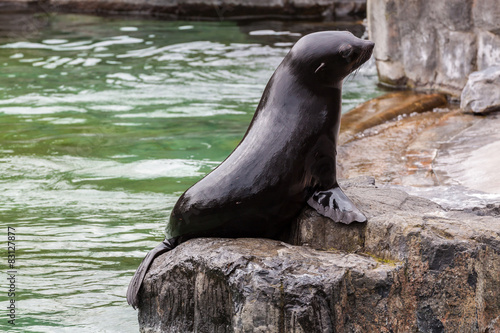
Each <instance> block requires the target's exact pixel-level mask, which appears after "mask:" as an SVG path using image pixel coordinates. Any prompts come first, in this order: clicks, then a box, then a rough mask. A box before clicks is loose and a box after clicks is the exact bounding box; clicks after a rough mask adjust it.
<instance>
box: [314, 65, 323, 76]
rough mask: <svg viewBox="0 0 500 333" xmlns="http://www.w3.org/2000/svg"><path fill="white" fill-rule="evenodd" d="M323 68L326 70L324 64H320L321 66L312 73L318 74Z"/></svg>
mask: <svg viewBox="0 0 500 333" xmlns="http://www.w3.org/2000/svg"><path fill="white" fill-rule="evenodd" d="M324 68H326V64H325V63H324V62H322V63H321V65H319V66H318V68H316V70H315V71H314V74H318V73H319V72H320V71H321V70H322V69H324Z"/></svg>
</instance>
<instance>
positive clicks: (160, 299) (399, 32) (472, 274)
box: [0, 0, 500, 332]
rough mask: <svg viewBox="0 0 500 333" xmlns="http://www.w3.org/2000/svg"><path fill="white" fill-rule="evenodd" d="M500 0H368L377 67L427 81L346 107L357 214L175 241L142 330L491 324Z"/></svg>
mask: <svg viewBox="0 0 500 333" xmlns="http://www.w3.org/2000/svg"><path fill="white" fill-rule="evenodd" d="M0 8H2V9H6V8H10V9H9V10H11V9H12V8H14V9H16V8H18V9H27V8H28V9H34V10H43V11H71V12H84V13H103V14H132V15H151V16H158V17H165V18H173V19H258V18H281V19H314V20H332V19H334V18H335V17H345V16H349V15H351V16H352V15H363V13H364V11H365V9H366V1H361V0H360V1H323V0H313V1H301V0H288V1H285V0H272V1H268V2H263V1H252V2H250V1H245V0H219V1H208V2H207V1H196V0H171V1H166V0H154V1H147V2H140V1H135V0H93V1H85V2H82V1H77V0H49V1H38V0H26V1H25V0H9V1H2V0H0ZM499 8H500V7H498V6H496V2H495V1H494V0H476V1H472V0H470V1H469V0H468V1H461V2H460V1H455V0H450V1H444V2H435V3H433V4H429V3H427V2H422V1H410V2H407V1H405V2H403V1H399V0H370V1H368V18H369V23H370V28H369V32H370V37H371V38H372V39H373V40H374V41H375V42H376V45H377V47H376V49H375V57H376V61H377V68H378V71H379V76H380V80H381V81H382V82H383V83H384V84H386V85H391V86H398V87H407V88H408V87H410V88H414V89H416V90H432V91H433V92H434V93H432V94H415V93H413V92H394V93H390V94H388V95H385V96H382V97H380V98H378V99H375V100H372V101H369V102H367V103H365V104H363V105H362V106H360V107H359V108H358V109H356V110H353V111H352V112H350V113H349V114H347V115H345V116H344V117H343V121H342V122H343V124H342V127H341V136H340V140H339V141H340V142H339V147H338V160H339V164H340V166H339V171H338V173H339V174H338V176H339V177H340V178H344V179H349V180H348V181H344V182H343V183H342V186H343V187H344V188H346V192H347V193H348V195H349V196H350V197H351V198H352V199H353V201H355V203H356V204H357V206H358V207H359V208H360V209H361V210H362V211H363V212H364V213H365V214H366V215H367V216H368V219H369V220H368V222H367V223H366V224H353V225H348V226H346V225H341V224H335V223H332V222H331V221H330V220H328V219H326V218H323V217H321V216H318V215H317V214H316V213H315V212H314V211H312V210H308V209H305V210H304V211H303V212H302V214H301V216H300V217H299V218H298V219H297V220H295V221H293V223H291V225H290V228H289V229H288V230H285V231H284V234H283V236H282V242H281V241H276V240H265V239H194V240H191V241H189V242H186V243H184V244H181V245H180V246H179V247H177V248H176V249H174V250H173V251H171V252H169V253H166V254H164V255H163V256H161V257H160V258H158V259H157V260H156V261H155V262H154V265H153V267H152V269H151V270H150V272H149V273H148V275H147V276H146V279H145V282H144V287H143V288H142V290H141V295H140V300H141V301H140V305H139V322H140V325H141V331H142V332H367V331H374V332H497V331H500V275H499V274H498V272H499V271H500V205H499V202H500V178H499V176H498V174H499V173H498V172H497V168H498V165H499V164H500V154H498V153H497V152H498V150H499V149H500V135H499V134H498V128H499V126H500V114H499V113H495V111H497V110H499V109H500V97H498V96H499V95H495V93H496V92H498V89H495V88H498V84H497V83H496V82H500V79H499V78H500V69H498V68H496V67H495V65H496V64H498V63H500V53H499V52H500V51H499V50H500V39H499V34H498V31H500V23H499V22H500V12H499V11H498V10H499ZM476 71H477V72H476ZM474 72H475V73H474ZM473 73H474V74H473ZM464 87H465V89H464ZM490 89H491V92H490ZM436 91H438V93H436ZM485 91H488V93H487V94H486V95H485V93H484V92H485ZM443 93H446V94H447V95H444V94H443ZM450 96H451V99H452V100H459V99H460V98H461V99H462V109H460V108H459V106H458V105H457V104H451V105H450V104H448V100H449V99H450ZM471 112H476V113H479V114H476V115H474V114H472V113H471Z"/></svg>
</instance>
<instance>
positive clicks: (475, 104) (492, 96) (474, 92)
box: [460, 66, 500, 113]
mask: <svg viewBox="0 0 500 333" xmlns="http://www.w3.org/2000/svg"><path fill="white" fill-rule="evenodd" d="M460 107H461V108H462V109H463V110H465V111H472V112H474V113H487V112H491V111H500V66H492V67H488V68H486V69H484V70H482V71H478V72H474V73H472V74H471V75H469V80H468V81H467V84H466V86H465V88H464V90H463V91H462V96H461V102H460Z"/></svg>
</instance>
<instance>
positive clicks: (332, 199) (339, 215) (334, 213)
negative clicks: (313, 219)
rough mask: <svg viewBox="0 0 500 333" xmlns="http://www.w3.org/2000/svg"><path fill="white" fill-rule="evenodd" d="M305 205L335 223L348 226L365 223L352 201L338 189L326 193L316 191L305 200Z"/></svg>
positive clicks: (364, 218) (363, 217)
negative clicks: (353, 223) (354, 223)
mask: <svg viewBox="0 0 500 333" xmlns="http://www.w3.org/2000/svg"><path fill="white" fill-rule="evenodd" d="M307 204H308V205H309V206H311V207H312V208H314V209H315V210H316V211H317V212H318V213H320V214H321V215H323V216H326V217H329V218H330V219H332V220H333V221H335V222H342V223H345V224H349V223H351V222H366V217H365V216H364V215H363V213H361V211H360V210H359V209H357V208H356V206H354V204H353V203H352V201H351V200H350V199H349V198H348V197H347V196H346V195H345V194H344V192H342V190H341V189H340V187H334V188H332V189H329V190H328V191H318V192H316V193H314V194H313V195H312V197H311V198H310V199H309V200H307Z"/></svg>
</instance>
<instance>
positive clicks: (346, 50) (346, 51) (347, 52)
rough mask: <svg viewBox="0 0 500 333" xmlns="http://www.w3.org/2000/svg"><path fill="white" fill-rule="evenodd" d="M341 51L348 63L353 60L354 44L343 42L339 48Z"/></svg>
mask: <svg viewBox="0 0 500 333" xmlns="http://www.w3.org/2000/svg"><path fill="white" fill-rule="evenodd" d="M339 53H340V55H341V56H342V58H344V59H345V60H346V61H347V62H348V63H350V62H351V60H352V59H351V58H352V57H351V56H352V53H353V48H352V45H350V44H343V45H342V46H340V48H339Z"/></svg>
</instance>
